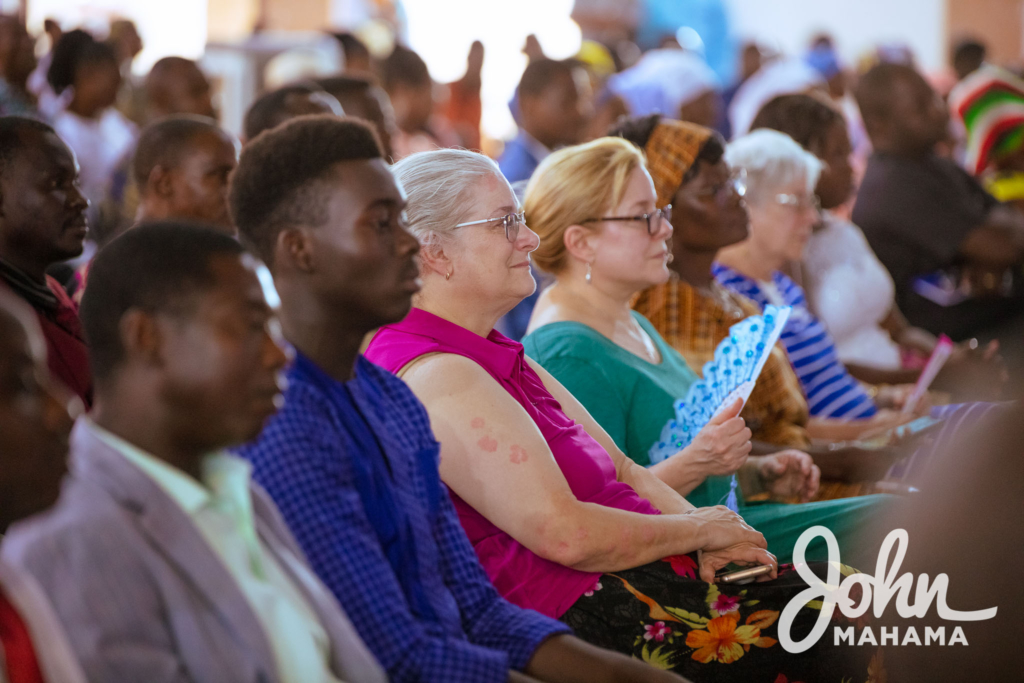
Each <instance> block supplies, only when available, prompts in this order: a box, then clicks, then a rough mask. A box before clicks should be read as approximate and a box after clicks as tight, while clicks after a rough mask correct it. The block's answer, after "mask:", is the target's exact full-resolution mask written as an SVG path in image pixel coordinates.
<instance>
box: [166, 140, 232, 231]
mask: <svg viewBox="0 0 1024 683" xmlns="http://www.w3.org/2000/svg"><path fill="white" fill-rule="evenodd" d="M237 165H238V147H237V145H236V143H235V141H234V140H233V139H232V138H231V137H230V136H228V134H226V133H222V132H215V131H205V132H201V133H198V134H197V135H195V136H194V137H193V138H192V139H191V140H189V141H188V143H187V149H186V150H185V151H184V152H183V156H182V158H181V160H180V161H179V163H178V165H177V167H176V168H174V169H171V170H170V171H169V173H170V179H171V193H172V194H171V199H170V201H171V210H172V215H173V217H174V218H182V219H188V220H193V221H197V222H200V223H205V224H207V225H211V226H215V227H218V228H223V229H224V231H225V232H228V233H230V234H234V226H233V225H232V223H231V216H230V214H229V212H228V179H229V178H230V176H231V173H232V171H234V170H235V167H236V166H237Z"/></svg>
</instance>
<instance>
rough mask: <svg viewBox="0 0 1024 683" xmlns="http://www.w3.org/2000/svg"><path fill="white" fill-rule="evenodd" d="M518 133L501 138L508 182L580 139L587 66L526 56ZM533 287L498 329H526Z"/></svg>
mask: <svg viewBox="0 0 1024 683" xmlns="http://www.w3.org/2000/svg"><path fill="white" fill-rule="evenodd" d="M516 98H517V103H516V105H515V106H516V108H517V109H518V113H519V118H518V123H519V133H518V135H516V137H515V139H513V140H510V141H509V142H507V143H506V144H505V151H504V152H503V153H502V155H501V158H500V159H498V167H499V168H500V169H501V172H502V175H504V176H505V177H506V178H507V179H508V181H509V182H510V183H518V182H520V181H524V180H528V179H529V178H530V176H531V175H532V174H533V171H534V169H536V168H537V165H538V164H540V162H541V161H543V160H544V158H545V157H547V156H548V155H549V154H551V151H552V150H555V149H558V148H559V147H564V146H565V145H574V144H576V143H578V142H582V139H583V136H584V135H585V134H586V131H587V123H588V122H589V120H590V118H591V117H592V116H593V115H594V103H593V99H594V97H593V93H592V91H591V89H590V77H589V75H588V74H587V70H586V68H585V67H584V66H583V65H582V64H580V63H579V62H577V61H576V60H564V61H556V60H553V59H547V58H540V59H535V60H533V61H531V62H530V64H529V65H528V66H527V67H526V70H525V71H524V72H523V77H522V78H521V79H520V81H519V88H518V89H517V90H516ZM535 303H537V295H536V293H535V294H533V295H531V296H528V297H526V298H525V299H523V301H522V303H520V304H519V305H517V306H516V307H515V308H513V309H512V310H511V311H509V313H508V315H507V316H506V317H505V318H504V319H503V320H501V321H500V323H499V327H500V328H501V331H502V332H503V333H504V334H506V335H508V337H509V338H510V339H513V340H516V341H518V340H519V339H521V338H522V337H523V335H524V334H526V327H527V325H528V324H529V322H530V314H531V313H532V312H533V306H534V304H535Z"/></svg>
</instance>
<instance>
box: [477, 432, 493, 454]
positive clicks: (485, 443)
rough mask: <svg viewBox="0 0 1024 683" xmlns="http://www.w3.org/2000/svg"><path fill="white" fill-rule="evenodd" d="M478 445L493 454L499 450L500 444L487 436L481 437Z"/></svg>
mask: <svg viewBox="0 0 1024 683" xmlns="http://www.w3.org/2000/svg"><path fill="white" fill-rule="evenodd" d="M476 445H477V446H479V447H480V448H481V449H482V450H485V451H487V452H488V453H493V452H494V451H496V450H498V442H497V441H495V440H494V439H492V438H491V437H489V436H486V435H484V436H482V437H480V440H479V441H477V442H476Z"/></svg>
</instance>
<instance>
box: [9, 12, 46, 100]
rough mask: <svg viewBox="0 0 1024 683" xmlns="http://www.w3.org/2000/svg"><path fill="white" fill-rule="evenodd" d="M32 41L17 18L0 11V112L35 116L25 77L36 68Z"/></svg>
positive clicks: (33, 40) (34, 45) (31, 95)
mask: <svg viewBox="0 0 1024 683" xmlns="http://www.w3.org/2000/svg"><path fill="white" fill-rule="evenodd" d="M35 48H36V41H35V39H34V38H33V37H32V36H31V35H29V33H28V31H26V30H25V24H24V23H22V21H21V19H19V18H18V17H15V16H11V15H6V14H5V15H0V116H31V117H34V118H39V110H38V109H37V108H36V96H35V95H34V94H32V93H31V92H30V91H29V89H28V77H29V76H31V75H32V72H33V71H35V68H36V52H35Z"/></svg>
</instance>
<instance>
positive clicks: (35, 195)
mask: <svg viewBox="0 0 1024 683" xmlns="http://www.w3.org/2000/svg"><path fill="white" fill-rule="evenodd" d="M21 135H22V139H23V143H24V144H23V146H22V148H21V150H19V151H18V152H17V153H15V154H14V156H13V157H12V158H11V160H10V161H9V162H8V163H7V164H6V167H5V168H4V169H3V171H2V173H0V211H2V218H0V221H2V222H0V226H2V227H0V230H2V231H3V233H4V234H3V241H4V242H5V243H6V244H7V245H8V248H11V249H17V250H19V251H23V252H24V253H26V254H27V255H30V256H31V257H32V258H34V259H36V260H37V261H42V262H45V263H47V264H50V263H57V262H60V261H66V260H67V259H71V258H75V257H76V256H79V255H80V254H81V253H82V246H83V243H84V241H85V236H86V232H87V230H86V222H85V210H86V209H87V208H88V206H89V202H88V200H86V199H85V197H84V196H83V195H82V192H81V190H80V189H79V186H78V163H77V161H76V160H75V157H74V155H73V154H72V153H71V150H70V149H68V147H67V145H65V144H64V143H63V142H62V141H61V139H60V138H59V137H57V135H56V134H54V133H50V132H43V131H38V130H23V131H22V132H21Z"/></svg>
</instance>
